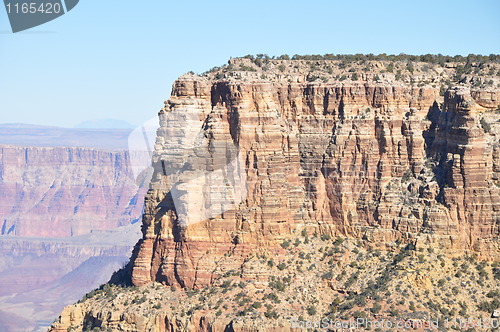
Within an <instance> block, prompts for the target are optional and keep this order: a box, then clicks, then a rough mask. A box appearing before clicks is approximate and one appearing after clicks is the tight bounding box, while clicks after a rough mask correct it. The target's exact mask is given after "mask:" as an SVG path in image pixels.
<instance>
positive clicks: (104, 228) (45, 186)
mask: <svg viewBox="0 0 500 332" xmlns="http://www.w3.org/2000/svg"><path fill="white" fill-rule="evenodd" d="M0 127H2V135H0V196H1V200H0V222H1V223H2V227H1V236H0V251H1V253H2V255H1V256H2V259H1V260H0V281H1V284H2V287H1V289H0V325H1V326H2V331H41V330H44V329H45V330H46V328H47V327H48V326H50V323H51V322H52V321H53V320H54V318H55V317H57V314H58V313H59V312H60V310H61V309H62V308H63V307H64V306H65V305H68V304H70V303H73V302H75V301H77V300H79V299H81V297H82V296H83V295H84V294H86V293H87V292H89V291H90V290H92V289H94V288H95V287H97V286H98V285H100V284H102V283H105V282H106V281H107V280H108V279H109V276H110V275H111V274H112V273H113V272H114V271H116V270H118V269H120V268H121V267H122V266H123V265H124V264H125V263H126V261H127V260H128V257H129V256H130V253H131V250H132V247H133V245H134V243H135V242H136V241H137V237H138V236H139V234H140V223H138V221H139V219H140V217H141V214H142V208H143V207H142V202H143V200H144V194H145V188H143V187H141V186H139V185H138V184H136V181H135V178H134V175H133V172H132V170H131V166H130V164H131V163H130V157H129V153H128V151H127V150H126V149H127V138H128V136H129V134H130V130H83V129H67V128H56V127H40V126H29V125H21V124H17V125H0Z"/></svg>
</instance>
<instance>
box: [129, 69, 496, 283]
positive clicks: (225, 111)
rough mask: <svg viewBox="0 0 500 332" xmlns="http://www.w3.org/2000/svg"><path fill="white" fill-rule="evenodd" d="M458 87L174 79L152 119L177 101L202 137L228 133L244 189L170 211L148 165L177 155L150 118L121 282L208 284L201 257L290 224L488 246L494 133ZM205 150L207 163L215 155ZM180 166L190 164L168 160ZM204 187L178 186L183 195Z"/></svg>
mask: <svg viewBox="0 0 500 332" xmlns="http://www.w3.org/2000/svg"><path fill="white" fill-rule="evenodd" d="M472 96H478V93H477V92H475V93H472V95H471V92H470V90H468V89H467V88H457V89H451V90H449V91H447V92H446V94H445V96H444V100H443V102H441V106H440V105H439V103H440V101H439V100H440V98H439V94H438V91H437V90H436V89H433V88H431V87H410V86H403V85H401V86H398V85H395V86H390V85H387V84H376V83H373V82H368V83H365V84H353V83H350V84H328V83H320V84H318V83H298V84H281V83H274V82H251V83H249V82H233V81H224V80H222V81H221V80H215V81H212V80H207V79H205V78H196V77H189V76H188V77H183V78H181V79H179V80H178V81H177V82H176V83H175V85H174V88H173V93H172V97H171V98H170V99H169V101H168V102H167V103H166V107H165V108H164V109H163V110H162V111H161V112H160V121H161V118H162V117H163V116H165V115H166V114H168V113H169V112H176V111H178V109H186V110H189V111H191V112H196V114H199V115H200V116H201V117H202V118H203V123H206V124H207V125H206V127H203V129H202V131H203V135H205V137H206V143H207V144H206V147H207V149H210V147H211V146H214V144H217V143H216V142H218V141H219V142H223V143H224V144H225V143H227V141H228V140H230V141H231V142H230V143H233V144H234V145H235V146H237V147H238V149H239V154H240V156H241V159H242V160H243V162H244V168H245V170H246V173H245V175H246V185H247V192H248V194H247V196H246V197H245V199H244V201H243V202H241V203H239V204H237V206H236V207H235V208H234V209H233V210H230V211H225V212H223V213H222V214H220V215H217V216H215V217H213V218H210V219H204V218H203V215H201V214H200V212H199V210H195V211H190V213H191V214H190V215H191V219H192V221H191V222H190V223H188V224H187V225H184V224H182V223H180V222H179V219H180V218H179V211H178V209H175V203H174V199H175V197H173V196H172V195H169V193H168V192H167V191H166V190H164V188H163V186H162V185H161V184H162V183H164V182H165V181H168V180H166V178H167V176H166V175H165V173H164V168H162V166H161V165H160V164H161V163H162V162H163V163H165V160H169V162H173V163H175V162H177V161H176V160H174V161H172V158H171V153H170V151H171V146H169V144H171V143H170V142H172V141H173V142H176V140H175V139H173V138H172V136H167V135H163V134H164V133H166V132H169V134H173V135H175V132H174V133H172V132H171V130H170V129H169V128H167V127H166V126H165V125H162V127H161V128H160V130H159V132H158V135H159V138H158V142H157V145H156V156H155V159H154V162H155V163H156V164H157V167H156V174H155V175H154V177H153V181H152V185H151V188H152V189H151V190H150V191H149V192H148V194H147V196H146V207H145V215H144V219H143V233H144V238H143V239H142V240H141V241H140V243H139V245H138V250H137V252H136V256H134V257H133V263H132V265H133V268H132V281H133V283H134V284H136V285H141V284H144V283H147V282H151V281H162V282H165V283H166V284H180V285H181V286H183V287H185V286H188V287H197V286H204V285H209V284H210V283H211V282H213V279H214V278H215V276H216V273H214V271H217V269H218V266H217V260H214V257H220V256H223V255H224V254H225V253H228V252H233V254H237V255H240V260H234V262H233V263H234V267H236V266H239V265H240V264H241V262H242V261H243V260H244V257H245V256H246V255H247V254H248V253H249V252H251V251H254V250H255V249H257V248H259V249H263V248H267V249H269V250H273V249H272V248H273V247H275V246H276V244H278V243H281V241H283V240H284V239H287V238H290V237H294V236H296V234H298V233H300V232H301V231H302V230H303V229H307V231H308V232H310V233H311V234H312V233H315V232H317V233H321V234H329V235H332V236H346V237H353V238H360V239H361V238H362V239H368V240H369V241H371V242H374V243H375V244H380V245H384V244H386V243H391V242H394V241H397V240H401V241H403V242H414V243H417V244H418V243H420V242H423V243H426V244H429V243H432V244H433V245H435V246H436V247H437V248H440V249H443V250H444V251H449V252H450V253H451V252H453V251H455V252H457V253H458V252H463V251H474V252H477V253H478V254H482V255H484V256H485V257H486V256H489V257H498V254H499V246H498V245H499V242H498V235H499V220H500V219H499V218H500V215H499V208H500V200H499V197H500V196H499V193H500V192H499V190H500V188H499V187H498V185H497V184H498V177H497V172H498V167H499V166H500V165H499V164H498V158H497V156H496V154H498V151H497V150H498V136H495V135H492V134H491V133H489V132H485V130H484V129H483V128H482V127H481V123H480V119H484V117H483V116H482V115H481V113H487V114H489V113H491V111H493V109H492V107H489V108H488V107H483V106H481V105H480V104H479V103H477V102H476V101H475V100H474V98H473V97H472ZM495 98H497V94H495V93H494V94H490V101H488V102H483V105H486V106H488V103H491V104H493V103H494V102H495V101H498V100H499V99H495ZM193 110H194V111H193ZM490 121H491V120H490ZM493 126H495V128H496V127H497V126H498V124H497V123H493ZM169 130H170V131H169ZM198 130H199V128H198ZM495 130H498V129H495ZM490 131H491V129H490ZM181 134H182V135H184V132H182V133H181ZM224 151H227V150H224ZM208 153H209V152H207V154H208ZM210 158H212V159H208V160H209V161H208V165H207V166H206V167H207V170H209V169H210V168H215V167H216V166H215V164H216V163H217V162H220V158H219V159H217V157H214V156H211V157H210ZM171 167H174V166H171ZM183 167H184V168H188V169H192V168H197V167H198V166H196V165H194V166H193V164H189V161H188V162H187V163H186V162H185V160H184V159H182V160H181V162H179V163H178V164H176V165H175V168H176V169H182V168H183ZM204 167H205V165H204ZM180 181H183V180H182V179H181V180H180ZM185 183H189V182H188V180H186V182H185ZM157 188H159V189H157ZM206 189H207V186H205V187H204V186H201V187H199V188H198V187H196V188H195V187H188V189H187V190H186V191H185V193H184V195H185V196H186V200H190V201H198V200H200V199H202V195H203V193H204V192H205V191H206ZM199 216H201V217H200V218H199V219H200V220H195V219H196V218H197V217H199ZM235 238H237V242H235Z"/></svg>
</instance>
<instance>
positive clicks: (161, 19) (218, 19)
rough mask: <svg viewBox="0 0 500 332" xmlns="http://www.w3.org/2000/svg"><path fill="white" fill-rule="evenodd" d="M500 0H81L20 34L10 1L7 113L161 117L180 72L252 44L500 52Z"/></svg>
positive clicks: (27, 118) (1, 28)
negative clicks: (13, 30)
mask: <svg viewBox="0 0 500 332" xmlns="http://www.w3.org/2000/svg"><path fill="white" fill-rule="evenodd" d="M499 17H500V1H498V0H491V1H483V0H475V1H446V0H442V1H441V0H432V1H404V0H399V1H382V0H378V1H373V0H368V1H359V0H358V1H355V0H349V1H348V0H344V1H332V0H329V1H269V0H267V1H260V0H254V1H234V0H233V1H207V0H204V1H169V0H162V1H154V0H151V1H118V0H104V1H97V0H93V1H92V0H80V3H79V4H78V6H76V7H75V8H74V9H73V10H72V11H70V12H69V13H68V14H66V15H64V16H62V17H60V18H58V19H56V20H54V21H51V22H49V23H47V24H44V25H41V26H39V27H36V28H34V29H31V30H28V31H26V32H21V33H17V34H12V33H11V32H10V26H9V24H8V21H7V16H6V13H5V10H4V8H0V73H1V74H0V75H1V83H0V91H1V94H0V112H1V113H0V114H1V118H0V123H9V122H23V123H33V124H45V125H57V126H73V125H75V124H77V123H79V122H82V121H84V120H90V119H96V118H116V119H121V120H124V121H127V122H130V123H132V124H140V123H142V122H143V121H146V120H148V119H150V118H151V117H154V116H155V115H156V113H157V111H158V110H159V109H160V108H161V107H162V105H163V101H164V100H165V99H167V98H168V96H169V94H170V89H171V85H172V83H173V81H174V80H175V78H176V77H178V76H180V75H181V74H182V73H184V72H187V71H190V70H193V71H195V72H203V71H205V70H207V69H209V68H211V67H213V66H215V65H221V64H223V63H226V61H227V59H229V58H230V57H236V56H242V55H245V54H249V53H250V54H257V53H266V54H269V55H280V54H285V53H286V54H290V55H293V54H324V53H376V54H377V53H395V54H398V53H401V52H404V53H408V54H424V53H442V54H448V55H455V54H461V55H467V54H469V53H481V54H490V53H496V54H498V53H500V19H499Z"/></svg>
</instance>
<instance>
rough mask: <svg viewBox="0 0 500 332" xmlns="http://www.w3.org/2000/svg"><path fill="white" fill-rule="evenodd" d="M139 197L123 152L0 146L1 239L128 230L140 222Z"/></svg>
mask: <svg viewBox="0 0 500 332" xmlns="http://www.w3.org/2000/svg"><path fill="white" fill-rule="evenodd" d="M143 195H144V190H143V189H140V188H139V187H138V186H137V185H136V184H135V182H134V179H133V176H132V174H131V171H130V169H129V155H128V153H127V152H126V151H116V152H111V151H105V150H96V149H92V148H85V147H79V148H76V147H34V146H31V147H23V146H5V145H4V146H0V197H1V199H0V223H1V224H2V225H1V234H2V235H14V236H33V237H65V236H76V235H81V234H85V233H88V232H91V231H92V230H103V229H112V228H116V227H119V226H124V225H128V224H130V223H131V222H133V221H137V220H138V219H139V218H140V216H141V212H142V197H143ZM137 203H138V204H137Z"/></svg>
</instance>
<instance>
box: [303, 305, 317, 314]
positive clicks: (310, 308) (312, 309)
mask: <svg viewBox="0 0 500 332" xmlns="http://www.w3.org/2000/svg"><path fill="white" fill-rule="evenodd" d="M306 311H307V313H308V314H309V316H314V315H316V314H317V313H318V310H317V309H316V307H315V306H313V305H310V306H308V307H307V309H306Z"/></svg>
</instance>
